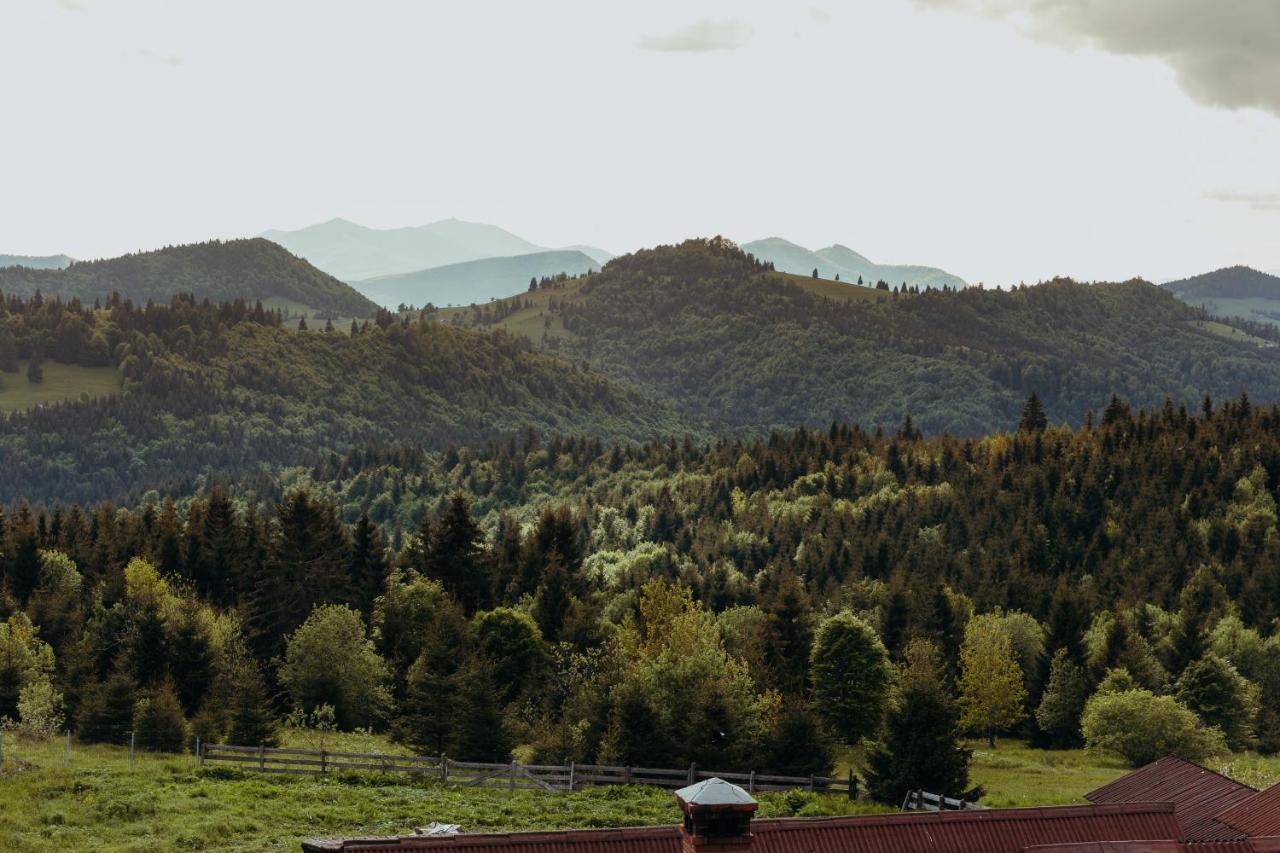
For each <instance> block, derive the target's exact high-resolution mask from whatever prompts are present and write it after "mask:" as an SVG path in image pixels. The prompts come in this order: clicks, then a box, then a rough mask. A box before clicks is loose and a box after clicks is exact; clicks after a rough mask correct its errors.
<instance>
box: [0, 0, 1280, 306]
mask: <svg viewBox="0 0 1280 853" xmlns="http://www.w3.org/2000/svg"><path fill="white" fill-rule="evenodd" d="M0 33H3V34H4V48H3V50H0V117H2V119H0V253H11V254H53V253H66V254H70V255H72V256H74V257H80V258H90V257H103V256H110V255H116V254H121V253H123V252H127V251H133V250H139V249H149V248H155V247H158V246H162V245H169V244H175V243H186V242H194V241H199V240H205V239H209V238H212V237H221V238H229V237H237V236H248V235H253V234H257V233H259V232H261V231H263V230H266V229H268V228H298V227H302V226H305V225H308V224H311V223H314V222H320V221H324V220H328V219H331V218H334V217H343V218H346V219H350V220H353V221H356V222H360V223H363V224H366V225H370V226H375V227H392V226H401V225H417V224H423V223H426V222H431V221H434V220H438V219H443V218H448V217H458V218H461V219H468V220H474V221H480V222H490V223H494V224H497V225H501V226H502V227H504V228H507V229H508V230H511V231H513V232H515V233H517V234H519V235H521V236H523V237H525V238H527V239H529V240H532V241H534V242H535V243H539V244H541V245H547V246H557V245H566V244H573V243H585V244H591V245H598V246H602V247H604V248H607V249H609V250H611V251H614V252H622V251H628V250H631V249H635V248H639V247H642V246H650V245H655V244H657V243H668V242H674V241H678V240H681V239H684V238H686V237H692V236H711V235H714V234H723V235H725V236H728V237H730V238H732V239H735V240H738V241H742V242H745V241H748V240H752V239H758V238H761V237H766V236H781V237H785V238H787V239H790V240H792V241H794V242H797V243H800V244H802V245H806V246H809V247H812V248H818V247H821V246H826V245H829V244H831V243H843V244H845V245H847V246H849V247H851V248H853V249H855V250H857V251H859V252H861V253H863V254H865V255H867V256H868V257H870V258H872V259H873V260H875V261H878V262H881V263H921V264H929V265H934V266H939V267H943V268H945V269H947V270H948V271H950V272H953V273H956V274H957V275H960V276H963V277H964V278H966V279H967V280H969V281H971V282H977V281H983V282H986V283H988V284H992V285H1006V284H1010V283H1017V282H1019V281H1026V282H1034V281H1038V280H1042V279H1046V278H1050V277H1053V276H1055V275H1070V276H1073V277H1076V278H1079V279H1083V280H1116V279H1126V278H1130V277H1134V276H1141V277H1145V278H1148V279H1150V280H1155V281H1160V280H1167V279H1170V278H1178V277H1181V276H1184V275H1189V274H1194V273H1198V272H1203V271H1206V270H1210V269H1215V268H1218V267H1222V266H1227V265H1230V264H1236V263H1243V264H1248V265H1251V266H1255V267H1259V268H1263V269H1274V270H1280V0H1214V2H1212V3H1209V2H1204V0H1125V1H1124V2H1115V1H1114V0H1025V2H1015V0H846V1H845V2H837V1H836V0H828V2H814V3H812V4H808V3H807V2H803V0H802V2H783V0H779V1H778V2H758V0H679V2H667V0H646V2H634V3H632V2H627V3H623V2H616V1H615V2H605V0H583V1H582V2H575V0H564V2H561V0H550V2H546V1H545V0H537V2H534V1H533V0H520V1H519V2H489V0H466V2H445V0H441V1H440V2H434V0H3V3H0Z"/></svg>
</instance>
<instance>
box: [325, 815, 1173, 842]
mask: <svg viewBox="0 0 1280 853" xmlns="http://www.w3.org/2000/svg"><path fill="white" fill-rule="evenodd" d="M751 830H752V833H753V836H754V838H753V841H752V853H1005V851H1008V853H1020V851H1021V850H1022V849H1023V848H1025V847H1029V846H1032V845H1036V844H1052V843H1061V842H1072V841H1090V840H1108V841H1133V840H1143V839H1169V840H1174V839H1176V838H1177V837H1178V833H1179V831H1180V829H1179V826H1178V822H1177V819H1176V818H1175V816H1174V811H1173V805H1172V804H1170V803H1122V804H1108V805H1082V806H1045V807H1043V808H1027V809H988V810H984V811H966V812H924V813H921V812H911V813H905V814H884V815H862V816H857V817H839V818H792V819H785V820H758V821H755V822H754V823H753V824H752V827H751ZM680 840H681V836H680V831H679V828H678V827H674V826H663V827H641V828H631V829H604V830H566V831H563V832H519V833H509V834H476V835H468V834H465V833H463V834H460V835H455V836H450V837H446V838H426V837H421V836H416V837H415V836H407V837H403V838H393V839H349V840H347V841H346V842H318V841H312V842H306V843H304V845H303V849H304V850H307V851H312V853H322V851H332V850H360V851H364V853H392V851H402V850H405V849H413V850H425V849H432V850H440V851H442V853H444V851H462V850H469V849H471V848H484V849H486V850H487V851H491V853H562V851H573V853H582V851H583V845H586V847H587V848H588V849H590V850H592V851H600V852H601V853H680V847H681V843H680Z"/></svg>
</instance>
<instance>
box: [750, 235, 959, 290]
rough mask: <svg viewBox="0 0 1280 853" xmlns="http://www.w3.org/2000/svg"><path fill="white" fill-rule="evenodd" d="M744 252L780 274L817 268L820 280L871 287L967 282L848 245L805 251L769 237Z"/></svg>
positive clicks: (941, 285) (752, 244) (956, 285)
mask: <svg viewBox="0 0 1280 853" xmlns="http://www.w3.org/2000/svg"><path fill="white" fill-rule="evenodd" d="M742 250H743V251H744V252H750V253H751V254H753V255H755V256H756V257H757V258H759V259H761V260H763V261H771V262H772V263H773V265H774V267H775V268H776V269H777V270H778V271H779V272H789V273H795V274H797V275H810V274H812V272H813V271H814V270H815V269H816V270H817V271H818V276H819V277H820V278H832V279H833V278H836V277H837V276H839V278H840V280H841V281H849V282H855V283H856V282H857V281H858V279H859V278H861V279H862V282H863V283H864V284H866V285H868V286H874V285H875V283H876V282H877V281H885V282H888V283H889V284H890V285H892V286H894V287H897V286H899V285H901V284H903V283H904V282H905V283H906V284H908V285H911V286H913V287H915V286H919V287H938V288H940V287H943V286H944V285H945V286H947V287H964V286H965V281H964V279H962V278H960V277H959V276H957V275H952V274H951V273H949V272H946V271H945V270H940V269H938V268H937V267H924V266H916V265H896V264H877V263H875V262H874V261H871V260H870V259H868V258H866V257H864V256H863V255H860V254H858V253H857V252H855V251H853V250H852V249H850V248H848V247H847V246H841V245H839V244H836V245H834V246H828V247H827V248H825V249H818V250H817V251H814V250H812V249H806V248H805V247H804V246H799V245H796V244H795V243H792V242H790V241H789V240H784V239H782V238H781V237H766V238H765V239H763V240H754V241H752V242H750V243H743V244H742Z"/></svg>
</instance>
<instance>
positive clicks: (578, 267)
mask: <svg viewBox="0 0 1280 853" xmlns="http://www.w3.org/2000/svg"><path fill="white" fill-rule="evenodd" d="M600 266H601V265H600V263H599V262H598V261H597V260H595V259H594V258H592V257H590V256H588V255H587V254H585V253H583V252H580V251H578V250H576V249H561V250H553V251H548V252H534V253H532V254H528V255H510V256H506V257H497V258H481V259H480V260H476V261H464V262H462V263H460V264H446V265H444V266H442V267H431V268H430V269H425V270H420V271H418V272H411V273H403V274H401V275H386V276H379V277H378V278H370V279H364V280H363V281H355V282H352V287H354V288H356V289H357V290H359V291H360V292H361V293H363V294H364V295H365V296H367V297H369V298H370V299H372V300H373V301H374V302H377V303H379V304H380V305H382V306H383V307H386V308H395V307H396V306H398V305H414V306H419V307H420V306H423V305H427V304H431V305H435V306H437V307H439V306H444V305H470V304H472V303H483V302H488V301H489V300H491V299H501V298H503V297H505V296H511V295H512V294H513V293H516V292H519V291H521V290H524V289H525V288H526V287H527V286H528V281H529V279H531V278H536V279H542V278H551V277H554V276H557V275H559V274H561V273H564V274H566V275H570V276H575V275H581V274H583V273H585V272H589V271H592V270H598V269H600Z"/></svg>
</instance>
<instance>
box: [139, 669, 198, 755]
mask: <svg viewBox="0 0 1280 853" xmlns="http://www.w3.org/2000/svg"><path fill="white" fill-rule="evenodd" d="M133 731H134V735H135V737H136V738H137V744H138V746H139V748H141V749H149V750H154V751H156V752H182V749H183V745H184V744H185V743H186V742H187V720H186V717H184V716H183V715H182V703H181V702H179V701H178V694H177V693H176V692H174V689H173V685H172V684H169V683H166V684H164V685H162V686H161V687H160V688H159V689H158V690H156V691H155V692H154V693H152V694H151V695H150V696H148V697H146V698H144V699H141V700H139V701H138V704H137V705H136V706H135V708H134V712H133Z"/></svg>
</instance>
